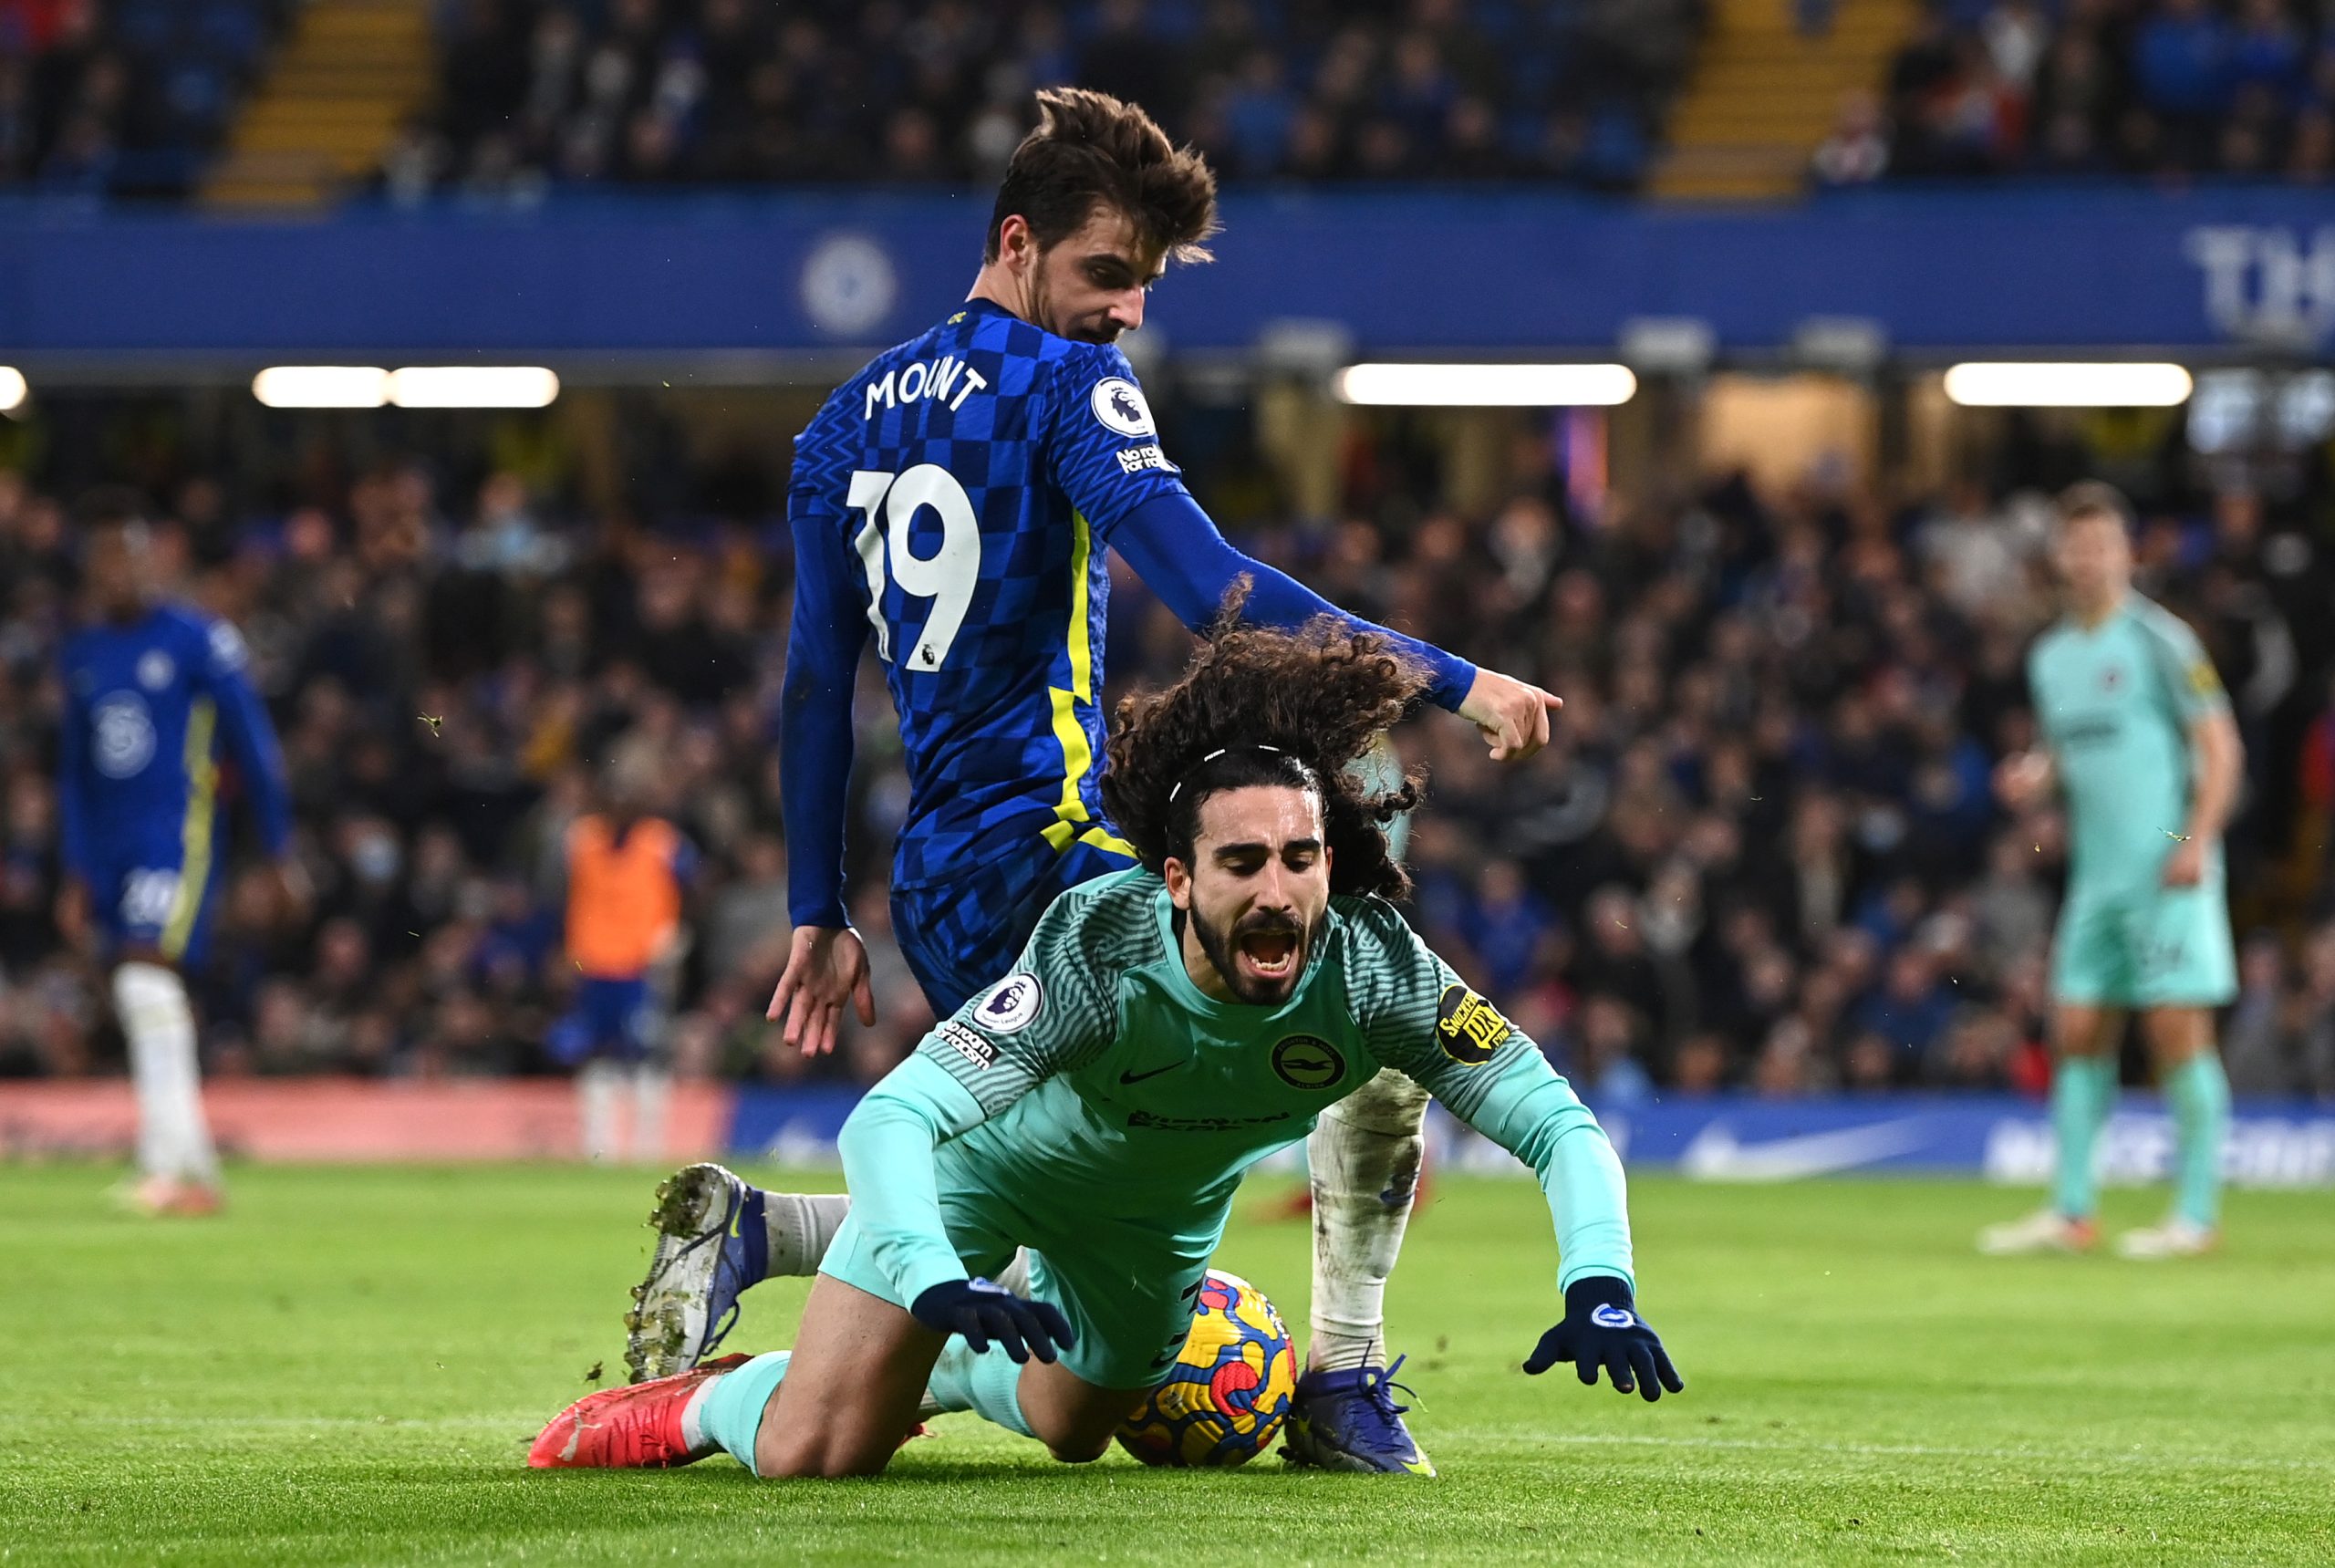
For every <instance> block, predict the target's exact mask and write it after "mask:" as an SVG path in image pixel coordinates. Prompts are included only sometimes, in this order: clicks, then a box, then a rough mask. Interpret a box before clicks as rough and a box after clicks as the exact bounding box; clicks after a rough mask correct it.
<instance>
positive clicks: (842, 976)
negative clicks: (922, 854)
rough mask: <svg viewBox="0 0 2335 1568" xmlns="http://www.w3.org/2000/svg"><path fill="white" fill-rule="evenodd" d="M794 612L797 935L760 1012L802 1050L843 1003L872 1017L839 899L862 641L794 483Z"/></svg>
mask: <svg viewBox="0 0 2335 1568" xmlns="http://www.w3.org/2000/svg"><path fill="white" fill-rule="evenodd" d="M789 509H790V518H789V522H790V524H791V526H792V528H793V532H794V618H793V620H792V622H791V623H790V624H789V625H788V627H787V632H786V685H785V688H784V691H783V692H782V693H781V696H780V699H779V735H778V754H779V764H778V765H779V811H780V815H782V816H783V817H784V820H785V824H786V849H787V860H786V883H787V887H786V895H787V912H788V915H789V917H790V918H791V919H793V920H794V940H793V942H792V943H791V944H790V946H789V947H788V950H787V955H786V969H785V971H784V972H783V973H782V974H781V975H780V976H779V980H778V988H777V989H776V990H775V991H773V992H772V993H771V999H770V1007H769V1009H768V1011H767V1013H766V1016H767V1017H769V1018H770V1019H772V1020H773V1022H776V1021H778V1020H782V1019H783V1020H784V1035H785V1040H786V1043H787V1044H789V1045H792V1046H794V1048H795V1049H796V1050H798V1051H801V1052H802V1053H803V1054H805V1055H814V1056H815V1055H818V1054H821V1053H823V1052H827V1051H832V1050H834V1049H835V1030H836V1026H837V1025H838V1024H839V1023H841V1022H842V1018H843V1008H844V1004H845V1003H846V1002H850V1003H851V1004H852V1006H853V1009H854V1011H855V1012H856V1014H857V1015H858V1018H859V1021H860V1023H875V1022H876V996H875V992H874V991H873V990H872V989H871V988H870V987H869V984H868V980H867V949H866V948H865V947H863V946H862V945H861V944H860V940H859V938H858V936H857V934H856V933H855V932H853V931H852V930H851V929H849V923H848V921H847V920H846V918H845V915H844V907H843V887H844V877H843V851H844V843H843V828H844V813H845V804H846V798H847V791H848V790H849V787H850V783H851V750H852V746H851V741H852V735H851V691H852V681H853V679H854V677H855V676H856V673H857V671H858V669H859V655H860V650H861V649H863V648H865V647H866V646H867V616H866V615H865V613H863V610H862V607H861V606H860V604H859V603H858V602H857V598H856V589H855V588H854V587H853V581H852V577H851V571H850V566H849V564H848V563H847V562H846V561H845V560H844V559H843V558H842V556H843V542H842V535H840V534H839V533H838V532H837V531H836V529H835V525H834V520H833V519H832V518H830V517H828V516H827V515H825V514H823V513H821V512H819V511H818V510H817V509H816V508H815V507H814V506H811V505H810V504H807V503H806V502H805V501H804V496H803V494H802V493H796V494H795V495H794V496H791V497H790V498H789Z"/></svg>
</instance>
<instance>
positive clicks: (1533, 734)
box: [1459, 670, 1565, 763]
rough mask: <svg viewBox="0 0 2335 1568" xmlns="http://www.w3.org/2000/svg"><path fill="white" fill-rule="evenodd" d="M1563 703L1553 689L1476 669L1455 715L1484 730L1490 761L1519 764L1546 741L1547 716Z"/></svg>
mask: <svg viewBox="0 0 2335 1568" xmlns="http://www.w3.org/2000/svg"><path fill="white" fill-rule="evenodd" d="M1564 705H1565V703H1564V699H1563V698H1562V697H1559V696H1557V695H1556V694H1555V693H1554V692H1551V691H1541V689H1540V688H1539V687H1538V686H1534V685H1531V684H1530V683H1528V682H1526V681H1522V680H1517V679H1516V678H1515V677H1514V676H1510V675H1502V674H1501V673H1500V671H1499V670H1477V671H1476V682H1475V684H1474V685H1472V686H1470V687H1468V697H1467V701H1463V702H1461V703H1460V704H1459V716H1460V717H1461V718H1462V719H1465V720H1467V721H1468V722H1469V723H1471V724H1473V725H1475V726H1476V728H1477V729H1479V730H1481V731H1482V732H1484V739H1485V740H1486V741H1488V742H1490V744H1491V749H1492V761H1494V762H1496V763H1520V762H1522V761H1523V760H1524V759H1525V758H1527V757H1529V756H1531V754H1532V753H1535V752H1537V751H1539V750H1540V749H1541V747H1542V746H1545V745H1547V744H1548V743H1549V716H1550V715H1551V713H1554V712H1555V711H1557V710H1558V709H1560V708H1562V707H1563V706H1564Z"/></svg>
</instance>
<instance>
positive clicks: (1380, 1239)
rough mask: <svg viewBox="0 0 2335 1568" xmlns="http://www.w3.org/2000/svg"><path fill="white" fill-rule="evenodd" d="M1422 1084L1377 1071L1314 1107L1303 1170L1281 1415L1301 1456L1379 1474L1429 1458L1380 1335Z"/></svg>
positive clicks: (1418, 1139) (1399, 1240)
mask: <svg viewBox="0 0 2335 1568" xmlns="http://www.w3.org/2000/svg"><path fill="white" fill-rule="evenodd" d="M1426 1116H1427V1091H1426V1090H1425V1089H1423V1088H1421V1087H1419V1086H1418V1085H1417V1084H1415V1083H1413V1082H1412V1081H1411V1080H1410V1079H1408V1078H1406V1077H1405V1076H1403V1075H1401V1074H1399V1073H1395V1072H1391V1071H1388V1072H1381V1073H1380V1074H1379V1075H1377V1076H1376V1077H1375V1078H1373V1079H1372V1080H1371V1081H1370V1082H1369V1083H1368V1084H1366V1085H1364V1086H1363V1088H1362V1089H1361V1090H1360V1091H1359V1092H1357V1093H1355V1094H1354V1095H1352V1096H1348V1097H1347V1098H1345V1099H1344V1100H1342V1101H1340V1102H1339V1103H1338V1104H1336V1105H1334V1106H1331V1107H1330V1108H1329V1109H1328V1110H1326V1111H1324V1112H1323V1113H1322V1117H1321V1120H1320V1121H1319V1123H1317V1124H1316V1125H1315V1127H1314V1129H1313V1136H1312V1137H1309V1138H1308V1139H1307V1140H1306V1144H1305V1156H1306V1159H1307V1162H1308V1163H1309V1164H1310V1166H1311V1167H1312V1169H1313V1180H1312V1188H1313V1334H1312V1335H1311V1338H1310V1342H1309V1344H1308V1345H1307V1350H1306V1371H1305V1376H1303V1377H1302V1378H1300V1379H1299V1380H1298V1385H1297V1404H1296V1407H1295V1409H1294V1410H1293V1411H1292V1415H1291V1417H1290V1424H1289V1452H1290V1457H1291V1458H1292V1459H1297V1460H1299V1461H1301V1462H1302V1463H1307V1464H1315V1465H1322V1466H1325V1467H1328V1468H1331V1469H1353V1470H1371V1471H1377V1472H1381V1473H1385V1474H1410V1475H1430V1476H1431V1475H1433V1474H1434V1473H1435V1467H1434V1465H1433V1464H1431V1463H1430V1462H1429V1461H1428V1459H1427V1456H1426V1454H1424V1453H1422V1452H1421V1451H1420V1450H1419V1447H1418V1444H1417V1442H1415V1441H1414V1440H1413V1439H1412V1438H1411V1435H1410V1432H1409V1429H1408V1428H1406V1427H1405V1426H1404V1424H1403V1410H1404V1408H1405V1407H1402V1406H1399V1405H1396V1403H1395V1402H1394V1396H1393V1393H1392V1392H1391V1390H1392V1389H1393V1387H1394V1384H1393V1381H1392V1379H1393V1375H1394V1371H1395V1366H1398V1365H1399V1364H1400V1363H1399V1359H1398V1360H1397V1361H1396V1363H1395V1365H1389V1363H1388V1360H1387V1355H1386V1345H1385V1321H1386V1319H1385V1300H1386V1279H1387V1276H1388V1275H1389V1274H1391V1273H1392V1272H1394V1269H1395V1260H1396V1255H1397V1254H1398V1253H1399V1252H1400V1251H1402V1245H1403V1231H1404V1228H1405V1227H1406V1225H1407V1224H1408V1223H1409V1221H1410V1217H1411V1201H1412V1199H1413V1198H1414V1197H1415V1196H1416V1194H1417V1189H1418V1179H1419V1163H1420V1160H1421V1158H1422V1157H1423V1155H1424V1152H1425V1149H1426V1140H1425V1138H1424V1137H1423V1136H1422V1134H1421V1130H1420V1129H1421V1127H1422V1125H1423V1123H1424V1121H1425V1119H1426Z"/></svg>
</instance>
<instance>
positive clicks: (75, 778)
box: [58, 605, 291, 881]
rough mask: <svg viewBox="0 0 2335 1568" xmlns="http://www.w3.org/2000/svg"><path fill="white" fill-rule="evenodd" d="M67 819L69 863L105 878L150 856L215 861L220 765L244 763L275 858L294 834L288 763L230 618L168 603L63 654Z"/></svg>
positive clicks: (62, 798)
mask: <svg viewBox="0 0 2335 1568" xmlns="http://www.w3.org/2000/svg"><path fill="white" fill-rule="evenodd" d="M62 663H63V673H64V677H65V725H64V734H63V737H62V740H61V742H60V745H59V751H60V769H59V772H60V774H61V777H60V779H59V785H60V787H59V792H58V793H59V807H60V811H59V815H60V819H61V820H60V827H61V829H62V832H61V834H60V837H61V839H62V847H63V850H64V857H65V861H66V864H67V867H68V868H69V869H71V870H72V871H73V873H74V874H75V875H77V876H78V877H83V878H84V879H85V880H91V881H95V880H98V879H99V877H101V874H102V873H103V872H104V871H105V870H106V869H107V868H108V867H115V866H117V865H121V864H136V863H140V862H141V861H145V860H155V861H166V862H168V863H169V864H171V865H178V864H180V862H181V860H182V859H185V860H189V861H191V860H192V859H194V858H196V857H197V855H198V852H199V854H200V856H201V857H202V858H203V859H205V860H206V861H207V860H208V858H209V857H210V846H211V838H212V835H213V826H214V822H215V817H216V811H217V777H218V761H219V759H220V757H221V756H222V755H225V756H226V757H228V758H229V759H231V760H233V763H235V765H236V768H237V771H238V774H239V776H240V781H241V783H242V784H243V785H244V790H245V792H246V793H247V794H248V796H249V798H250V801H251V803H252V805H253V809H254V815H256V817H257V818H258V824H259V828H260V835H261V837H262V839H263V840H264V841H265V845H266V847H267V849H268V850H269V852H270V853H272V854H281V853H282V852H283V851H284V848H285V844H286V842H287V840H288V838H289V836H290V829H291V824H290V810H289V805H288V801H287V798H286V793H285V785H284V764H283V760H282V758H281V756H280V755H279V754H278V753H277V751H276V745H275V732H274V731H273V729H272V728H271V727H270V725H269V723H268V721H267V714H266V711H265V709H264V708H263V707H262V706H261V704H260V701H259V698H258V696H257V694H256V693H255V692H254V691H253V690H252V686H251V682H250V680H249V678H248V677H247V675H246V674H245V670H244V666H245V663H246V658H245V653H244V642H243V639H242V638H241V637H240V636H238V635H237V634H236V631H235V628H233V627H232V626H230V625H228V624H227V623H226V622H224V621H217V620H212V619H210V618H207V617H204V616H202V615H200V614H198V613H196V612H194V611H192V610H191V609H186V608H182V607H178V606H174V605H158V606H155V607H152V608H150V609H149V610H147V611H146V613H145V614H144V615H142V616H140V618H138V619H136V620H135V621H131V622H129V623H127V624H113V623H100V624H98V625H93V626H90V627H88V628H84V629H83V630H81V631H79V632H78V633H76V634H75V635H74V636H73V637H72V638H71V639H69V640H67V643H66V645H65V647H64V649H63V650H62Z"/></svg>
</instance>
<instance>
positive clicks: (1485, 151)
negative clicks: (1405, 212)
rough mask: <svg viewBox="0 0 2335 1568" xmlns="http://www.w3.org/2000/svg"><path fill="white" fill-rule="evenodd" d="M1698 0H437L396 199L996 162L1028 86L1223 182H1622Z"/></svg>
mask: <svg viewBox="0 0 2335 1568" xmlns="http://www.w3.org/2000/svg"><path fill="white" fill-rule="evenodd" d="M1701 4H1702V0H1489V3H1487V0H1063V3H1053V0H989V3H983V4H974V3H972V0H876V3H867V0H806V3H803V4H794V5H785V6H771V5H754V4H752V3H750V0H578V3H570V0H454V3H452V4H450V5H448V6H447V7H446V12H445V15H446V20H445V23H444V26H443V27H442V29H441V37H442V40H443V42H442V46H441V73H442V75H441V84H440V90H439V94H438V108H437V110H436V113H435V115H434V116H433V117H431V119H428V120H426V121H423V122H417V123H416V124H415V125H413V126H412V127H410V129H409V130H408V131H407V133H406V134H405V135H404V136H403V137H402V138H401V139H400V141H399V143H398V144H397V146H396V147H395V148H394V149H393V150H392V151H391V152H390V153H389V156H388V158H387V159H386V160H385V161H384V167H383V172H382V182H383V185H384V187H385V189H386V190H387V191H388V192H389V193H390V194H391V195H392V196H394V197H402V198H408V199H411V198H418V197H420V196H421V195H423V194H425V193H427V192H431V191H436V190H441V189H448V188H451V189H454V190H458V191H462V192H469V193H472V194H474V195H483V196H489V197H504V196H525V195H528V194H531V193H534V192H541V191H543V190H545V189H547V188H550V187H554V186H560V185H566V184H570V183H575V182H603V181H606V182H622V183H628V184H634V185H662V184H671V183H676V182H703V183H735V182H768V181H780V182H822V183H832V182H866V181H870V180H878V181H885V182H919V181H921V182H988V181H994V180H995V179H996V178H997V177H998V176H999V174H1000V173H1001V171H1003V169H1004V166H1005V161H1006V159H1007V157H1008V155H1009V154H1011V153H1012V151H1013V147H1014V144H1015V143H1016V142H1017V141H1018V140H1020V139H1021V137H1022V132H1023V131H1024V130H1027V129H1028V128H1029V123H1030V117H1031V97H1030V95H1031V93H1032V91H1033V89H1034V88H1041V87H1045V86H1049V85H1051V84H1054V83H1060V82H1072V81H1075V82H1076V83H1077V84H1078V85H1080V86H1083V87H1091V88H1101V89H1103V90H1105V91H1106V92H1112V93H1116V94H1118V95H1119V96H1121V97H1123V98H1127V99H1134V100H1135V101H1136V102H1138V103H1141V104H1142V105H1143V106H1144V107H1145V108H1147V109H1150V110H1151V111H1152V113H1153V114H1154V115H1156V116H1157V118H1158V119H1159V120H1160V122H1161V123H1162V124H1163V125H1165V126H1166V127H1167V130H1168V131H1169V132H1170V133H1171V134H1172V135H1174V136H1175V137H1176V138H1177V139H1178V140H1190V141H1193V142H1196V143H1197V144H1199V146H1200V147H1201V148H1202V149H1204V150H1205V151H1207V152H1208V153H1209V157H1210V159H1211V161H1213V162H1214V163H1215V164H1216V166H1217V168H1218V169H1219V171H1221V172H1222V173H1224V174H1225V175H1226V176H1228V177H1230V178H1232V179H1239V180H1278V179H1290V180H1303V181H1323V180H1349V179H1354V180H1420V179H1434V180H1459V179H1485V178H1527V179H1539V180H1549V179H1560V180H1562V179H1575V180H1580V181H1583V182H1589V183H1592V184H1596V185H1601V186H1607V187H1615V188H1626V187H1629V186H1632V185H1634V184H1635V183H1636V182H1637V181H1638V179H1639V177H1640V175H1641V173H1642V172H1643V171H1644V168H1645V161H1646V157H1647V154H1648V151H1649V150H1650V148H1651V145H1652V140H1653V135H1654V130H1655V127H1656V126H1657V125H1658V123H1659V120H1660V116H1661V109H1662V106H1663V104H1664V102H1665V100H1666V99H1667V97H1668V96H1669V94H1670V93H1671V92H1672V91H1673V90H1674V89H1675V88H1676V86H1677V84H1678V82H1679V80H1680V79H1681V78H1682V77H1683V75H1684V73H1685V71H1686V66H1687V64H1688V62H1689V59H1690V58H1691V56H1692V53H1693V50H1694V46H1695V42H1696V39H1697V36H1698V33H1699V29H1700V8H1701Z"/></svg>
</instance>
